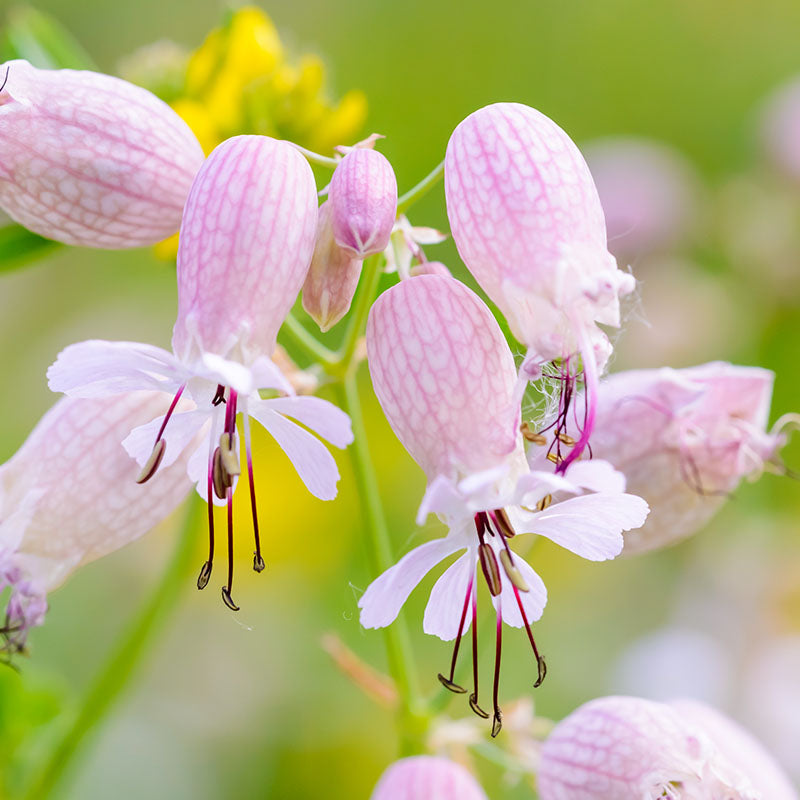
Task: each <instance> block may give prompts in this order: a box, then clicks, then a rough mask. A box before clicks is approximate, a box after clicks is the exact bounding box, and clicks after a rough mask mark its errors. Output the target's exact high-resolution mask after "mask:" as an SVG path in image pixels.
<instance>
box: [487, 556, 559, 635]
mask: <svg viewBox="0 0 800 800" xmlns="http://www.w3.org/2000/svg"><path fill="white" fill-rule="evenodd" d="M513 559H514V566H515V567H516V568H517V569H518V570H519V572H520V574H521V575H522V579H523V580H524V581H525V584H526V585H527V587H528V591H527V592H521V591H519V590H518V593H519V599H520V602H521V603H522V607H523V608H524V609H525V616H526V617H527V619H528V623H532V622H536V620H538V619H539V618H540V617H541V616H542V613H543V612H544V607H545V606H546V605H547V588H546V587H545V585H544V582H543V581H542V579H541V578H540V577H539V576H538V575H537V574H536V572H535V571H534V570H533V568H532V567H531V565H530V564H528V562H527V561H525V559H524V558H522V557H521V556H519V555H517V554H516V553H514V554H513ZM498 563H499V558H498ZM500 579H501V582H502V583H501V585H502V590H501V591H500V594H499V595H498V596H497V597H495V598H492V600H493V602H494V606H495V608H497V607H498V606H500V607H501V608H502V609H503V622H505V623H506V624H507V625H511V626H512V627H513V628H521V627H522V626H523V624H524V623H523V619H522V614H520V611H519V605H518V604H517V598H516V596H515V593H514V585H513V584H512V583H511V581H510V580H509V579H508V577H507V576H506V575H505V573H504V572H503V569H502V567H501V568H500Z"/></svg>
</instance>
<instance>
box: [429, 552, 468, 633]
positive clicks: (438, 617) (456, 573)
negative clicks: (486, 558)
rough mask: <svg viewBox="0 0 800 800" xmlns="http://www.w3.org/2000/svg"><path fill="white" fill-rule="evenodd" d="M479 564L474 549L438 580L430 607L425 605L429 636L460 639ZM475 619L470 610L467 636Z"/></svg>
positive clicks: (465, 622) (464, 630) (466, 620)
mask: <svg viewBox="0 0 800 800" xmlns="http://www.w3.org/2000/svg"><path fill="white" fill-rule="evenodd" d="M475 561H476V554H475V550H474V549H473V548H470V549H469V550H468V551H467V552H466V553H464V555H463V556H461V558H459V559H458V561H456V562H455V563H454V564H452V565H451V566H449V567H448V568H447V569H446V570H445V571H444V573H442V576H441V577H440V578H439V580H438V581H436V583H435V584H434V586H433V589H432V590H431V596H430V599H429V600H428V605H427V606H425V617H424V619H423V621H422V629H423V630H424V631H425V633H429V634H430V635H431V636H438V637H439V638H440V639H443V640H444V641H446V642H449V641H450V640H452V639H455V638H456V636H457V635H458V626H459V623H460V622H461V614H462V613H463V611H464V600H465V598H466V596H467V590H468V588H469V586H470V585H471V584H470V581H471V580H473V579H474V577H475ZM471 619H472V614H471V612H470V610H469V608H467V615H466V618H465V620H464V629H463V633H466V632H467V631H468V630H469V626H470V620H471Z"/></svg>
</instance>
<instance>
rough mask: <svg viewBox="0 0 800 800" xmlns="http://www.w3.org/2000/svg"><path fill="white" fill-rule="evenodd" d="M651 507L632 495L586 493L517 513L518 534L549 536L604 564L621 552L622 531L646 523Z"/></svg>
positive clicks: (582, 555)
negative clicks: (541, 508) (531, 512)
mask: <svg viewBox="0 0 800 800" xmlns="http://www.w3.org/2000/svg"><path fill="white" fill-rule="evenodd" d="M648 511H649V508H648V506H647V503H645V501H644V500H642V498H641V497H636V496H635V495H632V494H606V493H598V494H586V495H581V496H580V497H573V498H570V499H569V500H564V502H562V503H556V504H555V505H553V506H551V507H550V508H548V509H547V510H546V511H541V512H539V513H536V514H528V513H526V512H521V513H520V512H519V511H518V510H515V513H514V515H513V516H514V521H515V522H516V523H517V524H518V525H520V526H521V527H520V528H517V530H518V532H519V533H536V534H538V535H540V536H546V537H547V538H548V539H550V540H551V541H553V542H555V543H556V544H558V545H561V547H566V548H567V550H571V551H572V552H573V553H575V554H576V555H579V556H581V557H582V558H588V559H589V560H590V561H605V560H606V559H609V558H614V557H615V556H617V555H619V553H620V552H621V550H622V544H623V541H622V532H623V531H627V530H631V529H632V528H638V527H640V526H641V525H643V524H644V521H645V519H646V517H647V513H648Z"/></svg>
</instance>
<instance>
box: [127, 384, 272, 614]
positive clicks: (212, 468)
mask: <svg viewBox="0 0 800 800" xmlns="http://www.w3.org/2000/svg"><path fill="white" fill-rule="evenodd" d="M184 388H185V387H184V386H181V387H180V389H178V391H177V393H176V394H175V397H174V399H173V401H172V403H171V404H170V407H169V409H168V410H167V413H166V415H165V416H164V420H163V422H162V423H161V427H160V429H159V431H158V435H157V436H156V441H155V444H154V445H153V451H152V453H151V454H150V457H149V458H148V460H147V463H146V464H145V465H144V467H143V468H142V471H141V473H140V475H139V477H138V478H137V482H138V483H144V482H145V481H148V480H150V478H152V477H153V475H155V473H156V471H157V470H158V467H159V465H160V464H161V462H162V460H163V458H164V452H165V450H166V440H165V439H164V438H163V436H164V431H165V429H166V427H167V423H168V422H169V419H170V417H171V416H172V413H173V411H174V410H175V407H176V406H177V404H178V401H179V400H180V397H181V394H182V393H183V390H184ZM237 400H238V398H237V394H236V392H235V391H234V390H233V389H231V388H230V387H225V386H222V385H218V386H217V390H216V393H215V394H214V397H213V398H212V400H211V405H212V406H215V407H216V406H219V405H221V404H224V405H225V422H224V426H223V431H222V434H221V435H220V437H219V444H218V446H217V447H216V448H215V449H214V450H213V451H212V452H211V454H210V456H209V460H208V478H207V480H208V484H207V492H208V558H207V559H206V561H205V563H204V564H203V566H202V567H201V569H200V574H199V575H198V577H197V588H198V589H205V587H206V586H207V585H208V581H209V579H210V578H211V572H212V569H213V565H214V503H213V496H214V495H216V496H217V497H218V498H219V499H220V500H225V502H226V505H227V523H228V525H227V527H228V580H227V583H226V585H225V586H223V587H222V600H223V602H224V603H225V605H226V606H227V607H228V608H230V609H231V611H238V610H239V606H237V605H236V603H235V602H234V601H233V596H232V592H233V489H234V482H235V480H236V478H237V477H238V476H239V475H240V474H241V467H240V465H239V464H240V462H239V454H238V453H237V451H236V413H237ZM244 425H245V449H246V456H247V476H248V483H249V485H250V506H251V511H252V515H253V536H254V539H255V551H254V553H253V569H254V570H255V571H256V572H261V571H262V570H263V569H264V566H265V565H264V559H263V557H262V556H261V540H260V536H259V529H258V511H257V507H256V488H255V478H254V475H253V459H252V454H251V452H250V433H249V424H248V420H247V415H246V414H245V421H244Z"/></svg>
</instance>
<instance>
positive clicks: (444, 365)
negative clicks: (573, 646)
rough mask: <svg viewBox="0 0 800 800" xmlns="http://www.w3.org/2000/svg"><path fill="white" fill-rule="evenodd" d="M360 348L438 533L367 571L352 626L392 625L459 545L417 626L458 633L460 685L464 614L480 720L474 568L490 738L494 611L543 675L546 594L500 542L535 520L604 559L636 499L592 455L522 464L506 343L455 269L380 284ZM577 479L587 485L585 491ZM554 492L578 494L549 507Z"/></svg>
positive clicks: (557, 538) (550, 533) (640, 510)
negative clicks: (484, 608) (421, 480)
mask: <svg viewBox="0 0 800 800" xmlns="http://www.w3.org/2000/svg"><path fill="white" fill-rule="evenodd" d="M367 353H368V359H369V368H370V375H371V376H372V384H373V386H374V388H375V393H376V395H377V397H378V400H379V401H380V404H381V407H382V408H383V411H384V413H385V414H386V417H387V419H388V420H389V423H390V425H391V426H392V429H393V430H394V432H395V433H396V434H397V437H398V438H399V439H400V441H401V442H402V443H403V445H404V446H405V448H406V449H407V450H408V452H409V453H410V454H411V456H412V457H413V458H414V460H415V461H416V462H417V463H418V464H419V465H420V466H421V467H422V469H423V470H424V471H425V474H426V475H427V478H428V488H427V491H426V493H425V497H424V498H423V501H422V505H421V506H420V510H419V514H418V517H417V521H418V522H419V523H420V524H421V523H422V522H424V520H425V518H426V517H427V515H428V514H429V513H431V512H433V513H437V514H439V515H440V517H441V518H442V519H443V521H444V522H445V523H446V524H447V526H448V528H449V533H448V535H447V536H446V537H445V538H442V539H437V540H434V541H432V542H428V543H427V544H423V545H421V546H420V547H417V548H416V549H414V550H412V551H411V552H410V553H408V554H406V555H405V556H404V557H403V558H402V559H401V560H400V561H399V562H398V563H397V564H395V565H394V566H393V567H391V568H390V569H388V570H387V571H386V572H385V573H383V575H381V576H380V577H379V578H377V579H376V580H375V581H373V583H372V584H371V585H370V586H369V587H368V588H367V590H366V592H365V593H364V595H363V596H362V598H361V600H360V602H359V606H360V608H361V623H362V625H364V626H365V627H367V628H379V627H384V626H386V625H389V624H390V623H391V622H392V621H393V620H394V619H395V618H396V616H397V614H398V613H399V611H400V608H401V607H402V605H403V603H404V602H405V601H406V598H407V597H408V596H409V594H410V592H411V590H412V589H413V588H414V587H415V586H416V585H417V583H419V581H421V580H422V578H423V577H424V576H425V575H426V574H427V573H428V572H429V571H430V570H431V569H432V568H433V567H434V566H435V565H436V564H437V563H439V562H440V561H442V560H443V559H445V558H447V557H448V556H450V555H452V554H454V553H456V552H459V551H466V552H465V553H464V554H463V555H462V556H461V557H460V558H459V559H458V560H457V561H456V562H455V563H454V564H453V565H452V566H450V567H449V568H448V569H447V570H446V571H445V573H444V574H443V575H442V576H441V577H440V578H439V580H438V581H437V583H436V585H435V586H434V588H433V590H432V592H431V597H430V601H429V603H428V606H427V609H426V611H425V619H424V623H423V627H424V630H425V632H426V633H429V634H433V635H436V636H439V637H440V638H441V639H444V640H452V639H455V647H454V652H453V658H452V662H451V667H450V672H449V677H446V676H444V675H439V679H440V681H441V683H442V684H443V685H444V686H445V687H446V688H448V689H450V690H451V691H454V692H457V693H463V692H466V690H465V689H463V688H462V687H461V686H460V685H458V684H457V683H456V682H455V668H456V663H457V658H458V651H459V645H460V642H461V636H462V635H463V634H464V633H465V632H466V631H467V630H469V627H470V617H471V622H472V651H473V652H472V654H473V692H472V693H471V695H470V699H469V700H470V707H471V708H472V710H473V711H474V712H475V713H476V714H478V715H479V716H482V717H485V718H488V716H489V714H488V713H487V712H485V711H484V710H483V709H482V708H481V706H480V705H479V702H478V667H477V652H476V650H477V627H476V623H477V580H478V579H479V578H480V576H482V577H483V579H484V580H485V582H486V585H487V587H488V589H489V592H490V594H491V595H492V602H493V604H494V606H495V609H496V614H497V625H496V641H495V653H496V658H495V672H494V686H493V711H494V713H493V734H494V735H496V734H497V733H498V732H499V730H500V727H501V724H502V715H501V712H500V706H499V699H498V691H499V677H500V654H501V644H502V622H503V621H504V620H505V622H506V623H507V624H508V625H511V626H513V627H518V628H519V627H524V628H525V630H526V632H527V635H528V638H529V640H530V643H531V646H532V649H533V652H534V655H535V658H536V660H537V672H538V674H537V679H536V684H535V685H537V686H538V685H539V683H541V681H542V680H543V679H544V674H545V663H544V659H543V658H542V657H541V655H540V654H539V651H538V649H537V646H536V643H535V641H534V638H533V633H532V630H531V623H532V622H534V621H535V620H537V619H539V617H540V616H541V614H542V610H543V609H544V605H545V603H546V599H547V592H546V590H545V587H544V584H543V583H542V581H541V579H540V578H539V576H538V575H537V574H536V573H535V572H534V571H533V569H532V568H531V567H530V566H529V565H528V564H527V563H526V562H525V561H524V560H523V559H522V558H520V557H519V556H518V555H517V554H516V553H514V552H513V551H512V549H511V547H510V546H509V540H510V539H511V538H513V537H514V536H515V534H517V533H527V532H533V531H535V532H536V533H537V534H540V535H542V536H546V537H548V538H550V539H552V540H553V541H554V542H556V543H557V544H559V545H561V546H563V547H566V548H568V549H570V550H572V551H573V552H575V553H577V554H578V555H581V556H583V557H584V558H588V559H592V560H604V559H607V558H613V557H614V556H615V555H616V554H617V553H619V551H620V550H621V549H622V531H623V530H626V529H628V528H632V527H636V526H638V525H641V524H642V522H643V521H644V518H645V515H646V513H647V506H646V504H645V503H644V501H643V500H641V499H640V498H638V497H633V496H631V495H627V494H624V479H623V477H622V475H620V474H619V473H617V472H614V470H613V469H611V468H610V466H609V465H608V464H605V463H602V462H588V463H579V464H575V465H573V466H572V467H571V468H570V470H569V472H568V473H567V474H566V475H565V476H563V477H562V476H557V475H553V474H552V473H551V472H549V471H548V472H531V471H530V469H529V468H528V465H527V463H526V461H525V456H524V448H523V439H522V435H521V432H520V425H519V416H520V412H519V404H518V402H517V395H516V393H515V389H516V383H517V376H516V370H515V366H514V359H513V357H512V355H511V351H510V350H509V348H508V344H507V343H506V341H505V339H504V338H503V334H502V332H501V330H500V328H499V326H498V325H497V322H496V321H495V319H494V317H493V316H492V314H491V312H490V311H489V309H488V308H487V307H486V305H485V304H484V303H483V302H482V301H481V300H480V298H478V297H477V296H476V295H475V294H474V293H473V292H472V291H470V290H469V289H468V288H467V287H466V286H464V285H463V284H461V283H459V282H458V281H456V280H454V279H453V278H449V277H444V276H441V275H420V276H418V277H414V278H410V279H409V280H405V281H402V282H401V283H399V284H398V285H396V286H393V287H392V288H391V289H389V290H388V291H386V292H384V293H383V294H382V295H381V296H380V297H379V298H378V300H377V302H376V303H375V305H374V306H373V307H372V310H371V312H370V317H369V322H368V324H367ZM584 489H586V490H589V492H590V493H587V494H583V493H582V492H583V491H584ZM555 491H563V492H565V493H566V494H569V495H578V496H576V497H572V498H571V499H569V500H565V501H563V502H561V503H558V504H556V505H553V506H552V507H548V506H549V503H550V496H551V494H552V493H553V492H555ZM479 565H480V571H479V570H478V566H479ZM470 609H471V614H470V613H469V612H470Z"/></svg>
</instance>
